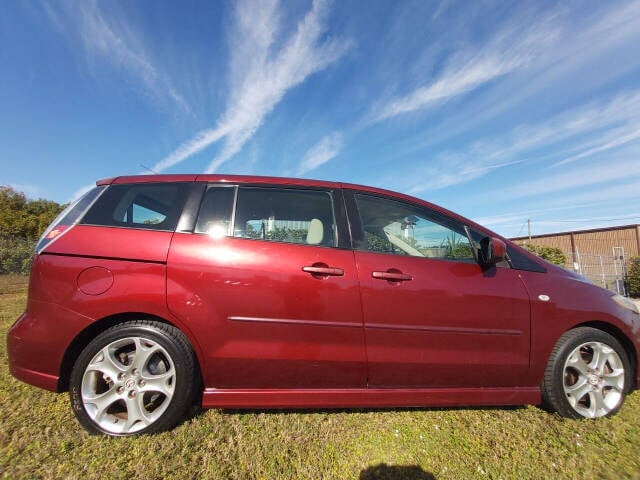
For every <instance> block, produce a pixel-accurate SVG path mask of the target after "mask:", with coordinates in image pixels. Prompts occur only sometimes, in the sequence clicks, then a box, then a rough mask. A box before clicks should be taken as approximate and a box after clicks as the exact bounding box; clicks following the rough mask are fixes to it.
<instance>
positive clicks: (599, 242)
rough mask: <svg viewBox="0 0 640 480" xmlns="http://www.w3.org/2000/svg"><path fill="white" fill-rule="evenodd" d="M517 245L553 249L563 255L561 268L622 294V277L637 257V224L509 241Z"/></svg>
mask: <svg viewBox="0 0 640 480" xmlns="http://www.w3.org/2000/svg"><path fill="white" fill-rule="evenodd" d="M511 240H513V241H514V242H515V243H517V244H518V245H522V244H525V243H527V244H532V245H537V246H545V247H556V248H559V249H560V250H562V251H563V252H564V253H565V254H566V255H567V264H566V265H565V268H569V269H572V270H574V271H576V272H578V273H581V274H583V275H584V276H586V277H588V278H590V279H591V280H592V281H593V282H595V283H597V284H598V285H601V286H603V287H605V288H610V289H612V290H614V291H617V292H619V293H624V285H623V281H624V277H625V276H626V272H627V270H628V268H629V266H630V263H631V262H630V260H631V258H633V257H640V224H634V225H622V226H619V227H607V228H594V229H590V230H574V231H571V232H560V233H548V234H545V235H532V236H531V238H529V237H528V236H525V237H517V238H512V239H511Z"/></svg>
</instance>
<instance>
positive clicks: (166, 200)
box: [80, 183, 190, 231]
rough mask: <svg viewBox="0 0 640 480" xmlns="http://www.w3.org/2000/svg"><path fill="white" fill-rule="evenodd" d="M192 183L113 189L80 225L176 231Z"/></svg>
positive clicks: (129, 185) (103, 195)
mask: <svg viewBox="0 0 640 480" xmlns="http://www.w3.org/2000/svg"><path fill="white" fill-rule="evenodd" d="M189 185H190V184H188V183H153V184H140V183H136V184H122V185H111V186H110V187H109V188H108V189H107V191H105V192H104V193H103V194H102V195H101V196H100V198H99V199H98V200H97V201H96V202H95V203H94V204H93V206H92V207H91V209H90V210H89V211H88V212H87V214H86V215H85V216H84V218H83V219H82V221H81V222H80V223H81V224H83V225H101V226H107V227H125V228H142V229H147V230H165V231H173V230H175V228H176V224H177V223H178V218H179V216H180V213H181V212H182V208H183V206H184V201H185V198H186V195H187V191H188V188H189Z"/></svg>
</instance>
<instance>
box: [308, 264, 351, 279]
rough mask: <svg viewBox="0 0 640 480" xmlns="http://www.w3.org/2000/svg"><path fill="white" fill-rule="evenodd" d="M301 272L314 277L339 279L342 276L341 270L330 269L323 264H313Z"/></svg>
mask: <svg viewBox="0 0 640 480" xmlns="http://www.w3.org/2000/svg"><path fill="white" fill-rule="evenodd" d="M302 271H303V272H306V273H310V274H311V275H313V276H314V277H329V276H331V277H341V276H343V275H344V270H343V269H342V268H336V267H330V266H328V265H326V264H324V263H314V264H313V265H311V266H308V267H302Z"/></svg>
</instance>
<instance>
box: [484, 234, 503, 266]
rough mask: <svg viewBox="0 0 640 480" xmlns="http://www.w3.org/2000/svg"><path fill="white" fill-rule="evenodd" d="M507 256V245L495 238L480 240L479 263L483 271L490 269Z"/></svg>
mask: <svg viewBox="0 0 640 480" xmlns="http://www.w3.org/2000/svg"><path fill="white" fill-rule="evenodd" d="M506 256H507V245H506V244H505V243H504V242H503V241H502V240H500V239H499V238H495V237H484V238H483V239H482V240H480V249H479V250H478V263H479V264H480V266H481V267H482V268H483V269H487V268H490V267H492V266H494V265H495V264H496V263H499V262H501V261H502V260H504V259H505V257H506Z"/></svg>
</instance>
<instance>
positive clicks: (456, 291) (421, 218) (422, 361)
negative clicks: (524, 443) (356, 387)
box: [347, 192, 530, 388]
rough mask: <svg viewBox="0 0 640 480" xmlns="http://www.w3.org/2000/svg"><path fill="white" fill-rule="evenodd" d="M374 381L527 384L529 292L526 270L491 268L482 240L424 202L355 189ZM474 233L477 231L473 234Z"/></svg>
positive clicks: (354, 225) (354, 209)
mask: <svg viewBox="0 0 640 480" xmlns="http://www.w3.org/2000/svg"><path fill="white" fill-rule="evenodd" d="M347 195H348V198H349V204H350V205H352V207H351V210H352V212H351V213H352V216H351V217H350V219H351V222H352V231H353V232H354V237H359V238H354V241H355V243H356V252H355V256H356V264H357V268H358V275H359V279H360V287H361V292H362V308H363V315H364V323H365V338H366V346H367V356H368V361H369V373H368V383H369V386H370V387H408V388H411V387H416V388H418V387H461V386H467V387H499V386H517V385H519V382H520V381H521V379H522V378H523V376H524V375H525V374H526V373H527V369H528V367H529V337H530V332H529V330H530V325H529V315H530V314H529V297H528V294H527V291H526V289H525V287H524V284H523V282H522V281H521V279H520V276H519V273H518V271H517V270H513V269H511V268H509V265H508V264H507V263H506V262H504V263H503V264H501V265H499V266H497V267H493V268H491V269H489V270H487V271H483V270H482V269H481V268H480V266H479V265H478V264H477V263H476V261H475V260H474V254H473V248H474V247H475V240H474V239H473V237H474V236H476V237H478V238H480V237H479V234H478V233H475V232H471V231H470V230H467V229H465V227H464V225H463V224H462V223H461V222H459V221H458V220H456V219H454V218H451V217H448V216H447V215H443V214H442V213H440V212H435V211H432V210H431V209H428V208H426V207H424V206H422V205H418V204H412V203H408V202H401V201H396V200H393V199H390V198H387V197H380V196H374V195H369V194H363V193H357V192H351V193H348V194H347ZM468 233H469V234H470V235H471V238H469V235H468Z"/></svg>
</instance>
